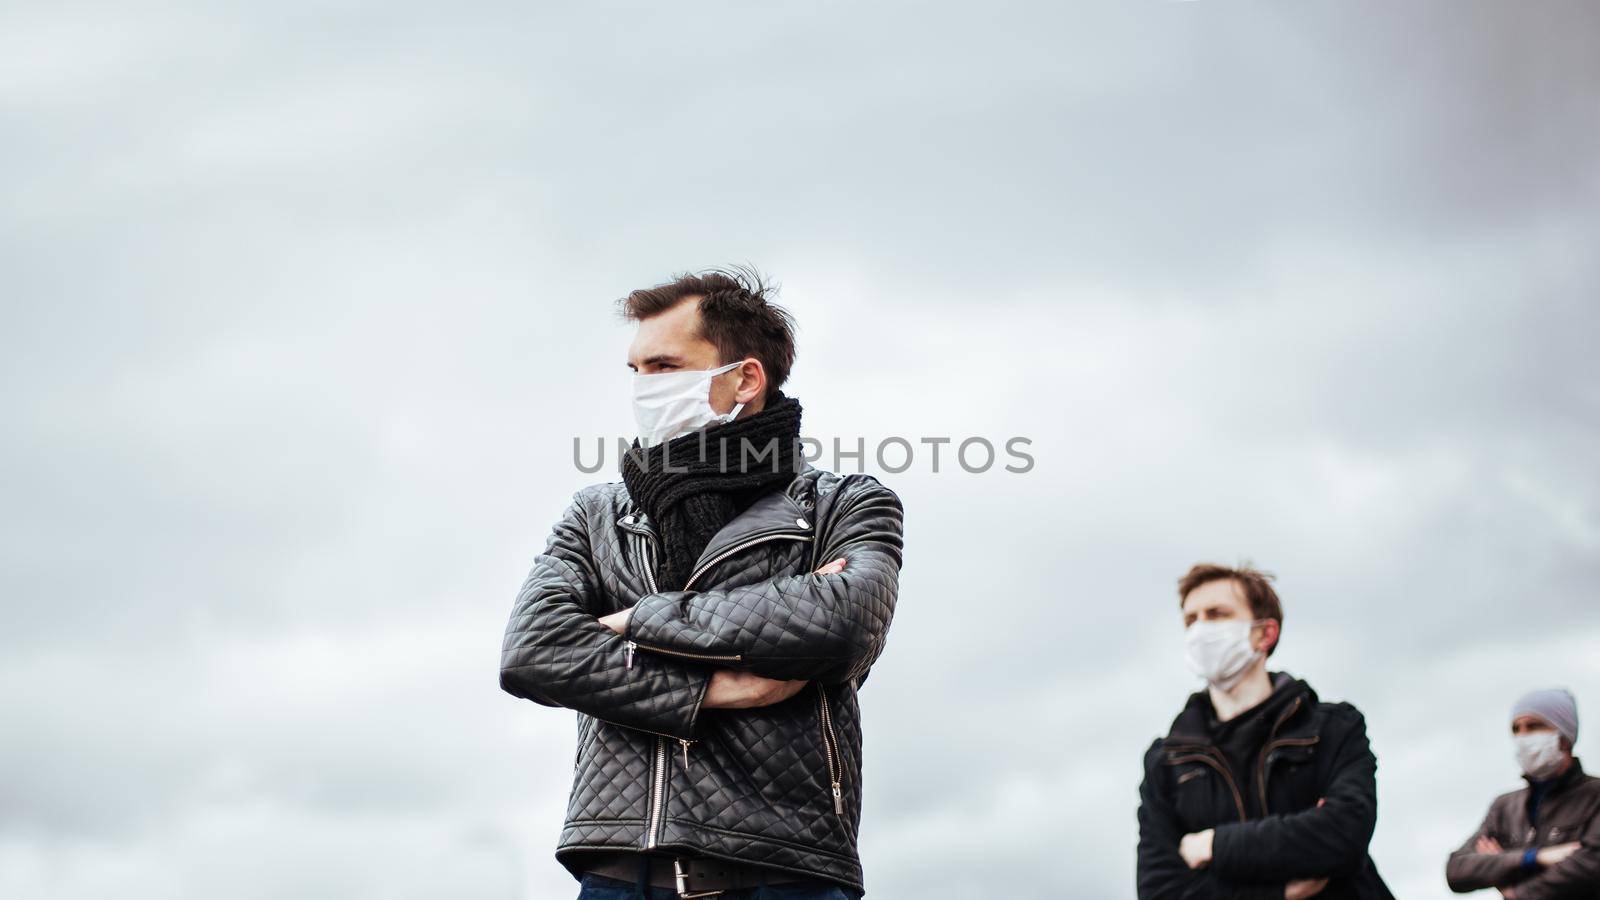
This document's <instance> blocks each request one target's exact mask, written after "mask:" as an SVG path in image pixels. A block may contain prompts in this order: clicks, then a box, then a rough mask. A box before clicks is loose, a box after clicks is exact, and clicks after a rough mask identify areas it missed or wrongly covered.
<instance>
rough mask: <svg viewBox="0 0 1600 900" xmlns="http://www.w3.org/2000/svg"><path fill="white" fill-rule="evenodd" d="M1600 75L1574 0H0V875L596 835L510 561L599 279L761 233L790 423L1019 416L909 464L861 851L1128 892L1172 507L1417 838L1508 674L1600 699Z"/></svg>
mask: <svg viewBox="0 0 1600 900" xmlns="http://www.w3.org/2000/svg"><path fill="white" fill-rule="evenodd" d="M1597 90H1600V6H1597V5H1596V4H1594V3H1592V2H1590V0H1572V2H1565V3H1562V2H1545V0H1516V2H1513V0H1498V2H1477V0H1450V2H1404V3H1397V2H1394V0H1372V2H1349V0H1339V2H1331V0H1293V2H1247V0H1199V2H1187V3H1167V2H1153V0H1152V2H1143V0H1140V2H1117V3H1110V2H1105V3H1098V2H1097V3H1045V2H1037V3H988V4H983V5H982V6H981V8H980V7H979V6H978V5H967V6H958V5H951V4H944V5H934V4H926V3H916V4H914V3H910V2H901V3H876V4H862V3H842V2H838V3H807V4H789V5H784V6H781V7H779V6H776V5H771V4H748V3H745V4H738V3H727V4H703V3H688V4H685V3H674V4H659V3H657V4H638V5H634V6H624V5H617V4H602V3H589V4H581V5H580V4H564V5H560V6H557V5H554V4H546V5H544V6H542V7H536V6H532V5H529V4H523V3H503V4H480V5H476V6H471V5H468V6H463V5H461V4H455V5H451V6H439V5H423V4H414V3H398V4H385V5H382V6H373V5H361V4H356V3H331V4H330V3H316V4H310V3H296V2H288V3H275V4H251V5H246V4H242V3H241V4H238V5H237V6H236V7H234V8H229V7H228V6H227V5H224V4H205V3H187V4H185V3H174V4H167V5H163V6H162V7H161V8H159V9H144V8H136V7H135V6H133V5H127V4H105V5H101V6H89V5H81V4H74V3H68V2H61V0H51V2H26V0H11V2H8V3H7V4H6V5H5V7H4V10H3V11H0V273H3V284H4V288H3V295H4V313H5V319H4V327H3V328H0V389H3V392H4V394H3V400H0V402H3V408H0V414H3V426H0V427H3V429H4V440H3V442H0V485H3V490H4V504H3V505H4V509H5V511H6V514H5V516H4V519H3V524H0V527H3V537H0V559H3V563H4V565H3V568H0V579H3V581H0V585H3V588H4V590H3V592H0V611H3V626H0V721H3V722H4V723H5V725H4V726H3V737H0V895H3V896H6V897H17V898H39V900H97V898H116V900H157V898H159V900H190V898H193V900H210V898H213V897H217V896H222V895H226V896H229V897H234V898H241V900H255V898H283V897H295V898H324V897H325V898H337V900H353V898H359V900H365V898H382V900H388V898H399V900H408V898H424V897H426V898H433V897H441V896H448V897H453V898H456V897H459V898H471V900H477V898H486V900H513V898H559V897H566V896H571V895H573V894H574V893H575V884H574V883H573V882H572V881H571V879H570V877H569V876H568V875H567V874H566V873H565V871H564V870H562V869H561V868H560V867H559V866H558V865H557V864H556V863H555V862H554V861H553V857H552V849H553V847H554V843H555V839H556V836H557V833H558V832H559V830H560V825H561V817H562V813H563V810H564V808H565V803H566V797H567V790H568V787H569V774H570V760H571V753H572V741H573V736H574V727H573V717H572V716H571V714H570V713H565V712H563V711H559V710H551V709H546V708H543V707H538V706H536V705H534V704H530V703H527V702H524V701H520V700H516V699H514V698H512V697H510V696H509V695H506V694H503V693H501V692H500V690H499V688H498V686H497V668H496V667H497V664H498V660H499V648H500V641H501V636H502V631H503V628H504V624H505V618H506V616H507V614H508V613H509V612H510V608H511V604H512V600H513V598H514V595H515V592H516V590H517V588H518V586H519V585H520V584H521V582H522V579H523V577H524V576H525V575H526V573H527V570H528V568H529V566H530V565H531V564H532V560H533V557H534V556H535V555H536V554H537V553H538V552H539V550H540V549H541V548H542V546H543V544H544V540H545V536H546V533H547V529H548V528H549V526H550V525H551V524H552V523H553V522H554V521H555V519H556V518H557V517H558V516H559V515H560V513H561V511H562V509H563V508H564V506H565V504H566V502H567V500H568V498H569V497H570V495H571V494H572V493H573V492H574V491H575V490H577V489H578V488H580V487H582V486H583V485H584V484H586V483H588V482H589V481H592V480H594V478H601V477H614V476H611V475H610V474H609V472H608V473H607V474H606V475H597V476H592V477H591V476H586V475H584V474H583V473H581V472H579V471H577V470H576V469H575V467H574V466H573V462H572V445H571V441H572V438H573V436H575V435H579V434H583V435H596V434H608V435H620V434H628V433H630V431H631V420H630V417H629V408H628V397H629V394H628V392H629V385H628V381H627V370H626V369H625V368H624V366H623V362H624V353H625V348H626V346H627V343H628V341H629V339H630V331H629V329H628V327H627V326H626V325H624V324H622V323H620V322H619V321H618V320H617V319H616V317H615V314H614V310H613V306H612V301H613V300H614V299H615V298H616V297H618V296H620V295H622V294H624V293H626V292H627V291H628V290H629V289H632V288H635V287H640V286H645V285H648V284H652V283H655V282H657V281H660V280H662V279H665V278H667V277H668V276H670V275H672V274H674V273H675V272H678V271H681V270H684V269H691V268H700V267H706V266H713V265H718V264H725V263H733V262H749V263H752V264H754V265H756V266H758V267H760V268H762V269H763V270H765V271H767V272H768V273H770V274H771V275H772V276H773V277H775V278H776V279H777V280H778V281H779V282H781V283H782V294H781V296H782V298H783V300H784V301H785V302H786V303H787V305H788V306H789V308H790V309H791V310H792V311H793V313H794V314H795V316H796V317H797V318H798V320H799V322H800V326H801V330H800V334H799V341H800V344H799V359H798V364H797V365H796V367H795V371H794V376H793V379H792V381H791V383H790V392H791V393H792V394H793V395H795V396H797V397H798V398H800V400H801V401H802V403H803V404H804V406H805V410H806V413H805V431H806V433H808V434H810V435H813V436H816V437H819V438H821V439H823V440H831V439H832V438H833V437H840V438H841V439H843V440H846V441H848V442H852V443H853V442H854V441H855V440H856V439H857V438H862V439H865V440H866V441H867V442H868V446H869V447H871V446H872V445H874V444H875V443H876V442H878V441H880V440H882V439H883V438H886V437H891V436H903V437H908V438H910V439H912V440H915V439H917V438H919V437H923V436H935V437H937V436H948V437H953V438H955V439H956V440H958V441H959V440H961V439H963V438H966V437H972V436H979V437H984V438H986V439H989V440H991V441H993V442H995V443H997V444H999V443H1003V442H1004V441H1005V440H1006V439H1008V438H1011V437H1016V436H1022V437H1026V438H1028V439H1030V440H1031V441H1032V444H1031V447H1030V448H1029V449H1030V452H1031V453H1032V455H1033V457H1034V459H1035V465H1034V467H1033V469H1032V471H1030V472H1027V473H1025V474H1011V473H1007V472H1004V471H1002V470H1000V469H998V468H996V469H994V470H991V471H989V472H986V473H982V474H969V473H966V472H963V471H961V470H960V469H959V467H955V466H951V465H950V463H949V459H948V457H946V458H945V459H944V460H943V463H944V464H943V465H942V466H941V471H940V472H938V473H937V474H935V473H933V472H932V471H931V465H930V462H931V461H930V460H929V459H927V458H926V457H924V456H919V457H918V458H917V459H916V461H915V464H914V465H913V466H912V468H911V469H910V470H908V471H906V472H904V473H901V474H897V475H889V474H881V477H882V479H883V480H884V481H885V483H887V484H888V485H890V486H891V487H893V488H894V489H896V490H897V491H898V492H899V493H900V494H901V496H902V498H903V499H904V502H905V507H906V540H907V552H906V558H905V569H904V572H903V574H902V581H901V594H900V606H899V612H898V614H897V617H896V620H895V623H894V627H893V629H892V631H891V634H890V641H889V646H888V650H887V652H886V653H885V654H884V656H883V657H882V659H881V661H880V662H879V664H878V666H877V668H876V669H875V670H874V673H873V677H872V679H871V680H870V682H869V683H868V685H867V687H866V688H865V690H864V691H863V694H862V705H863V709H864V715H865V718H866V773H865V813H864V815H865V821H864V826H863V831H862V845H861V850H862V855H863V858H864V862H865V865H866V871H867V885H868V890H869V895H870V896H873V897H881V898H891V900H892V898H902V897H937V898H973V897H995V896H1006V897H1029V898H1031V897H1039V898H1044V897H1061V896H1072V897H1082V898H1090V900H1095V898H1105V900H1121V898H1128V897H1131V896H1132V895H1133V887H1132V873H1133V847H1134V841H1135V837H1136V824H1135V820H1134V809H1135V805H1136V788H1137V784H1138V780H1139V777H1140V756H1141V753H1142V751H1143V750H1144V748H1145V747H1146V746H1147V745H1148V743H1149V741H1150V740H1151V739H1152V738H1153V737H1155V736H1156V735H1158V734H1161V733H1164V732H1165V730H1166V728H1167V726H1168V724H1169V723H1170V721H1171V718H1172V716H1173V715H1174V714H1175V713H1176V711H1177V709H1178V708H1179V707H1180V705H1181V704H1182V702H1183V699H1184V697H1185V695H1186V693H1187V692H1188V691H1190V690H1192V689H1193V688H1194V687H1195V681H1194V680H1193V679H1192V678H1191V677H1190V676H1189V675H1188V673H1187V672H1186V671H1185V669H1184V668H1183V664H1182V657H1181V650H1182V648H1181V640H1182V630H1181V624H1180V622H1179V619H1178V613H1177V608H1176V605H1177V598H1176V596H1175V594H1174V582H1175V579H1176V578H1177V576H1178V575H1179V574H1181V573H1182V572H1183V571H1184V570H1185V569H1186V568H1187V567H1188V566H1189V565H1190V564H1191V563H1193V562H1195V561H1197V560H1201V559H1209V560H1217V561H1222V562H1235V561H1239V560H1242V559H1248V560H1253V561H1254V562H1256V563H1258V564H1259V565H1261V566H1264V567H1266V568H1268V569H1271V570H1273V571H1275V572H1277V573H1279V575H1280V582H1279V586H1280V591H1281V594H1282V596H1283V598H1284V603H1285V606H1286V610H1287V621H1286V626H1285V637H1284V642H1283V645H1282V649H1281V650H1280V651H1279V653H1278V654H1277V655H1276V656H1275V657H1274V662H1275V664H1276V667H1278V668H1283V669H1286V670H1289V671H1291V672H1294V673H1296V674H1298V675H1302V676H1304V677H1306V678H1308V679H1309V680H1310V681H1311V683H1312V684H1313V685H1314V686H1315V687H1316V688H1317V689H1318V690H1319V691H1320V692H1321V694H1322V696H1323V697H1325V698H1327V699H1348V700H1350V701H1352V702H1354V703H1356V704H1357V705H1358V706H1360V707H1361V708H1362V710H1364V711H1365V713H1366V715H1367V718H1368V723H1369V727H1370V730H1371V735H1372V738H1373V742H1374V746H1375V749H1376V750H1377V753H1378V755H1379V761H1380V769H1379V778H1380V786H1379V794H1380V813H1381V815H1380V821H1379V825H1378V831H1377V837H1376V839H1375V841H1374V843H1373V852H1374V855H1375V857H1376V859H1377V862H1378V865H1379V867H1380V869H1381V871H1382V872H1383V873H1384V874H1385V875H1386V876H1387V877H1388V879H1389V881H1390V884H1391V886H1392V887H1393V888H1394V890H1395V892H1396V894H1397V895H1399V896H1401V897H1404V898H1408V900H1410V898H1442V897H1444V896H1446V895H1447V891H1446V889H1445V886H1444V882H1443V866H1444V858H1445V856H1446V854H1447V853H1448V852H1449V851H1450V850H1451V849H1453V848H1454V847H1455V846H1456V845H1457V844H1458V843H1459V842H1460V841H1462V840H1463V839H1464V838H1465V837H1466V836H1467V835H1468V834H1469V833H1470V832H1471V830H1472V829H1473V828H1474V827H1475V826H1476V824H1477V822H1478V820H1479V818H1480V817H1481V816H1482V814H1483V812H1484V810H1485V808H1486V807H1487V805H1488V803H1489V801H1490V799H1491V798H1492V797H1493V796H1494V795H1495V794H1496V793H1499V792H1501V791H1504V790H1509V789H1512V788H1514V787H1515V786H1516V785H1517V783H1518V782H1517V772H1516V768H1515V765H1514V764H1513V762H1512V761H1511V753H1510V744H1509V740H1508V738H1507V735H1506V725H1507V713H1508V707H1509V704H1510V703H1511V701H1512V700H1513V699H1514V698H1515V697H1516V696H1517V695H1518V694H1519V693H1521V692H1522V691H1523V690H1524V689H1527V688H1533V687H1543V686H1550V685H1567V686H1570V687H1571V688H1572V689H1573V690H1574V691H1575V692H1576V693H1577V694H1578V696H1579V701H1580V707H1581V709H1582V711H1583V713H1584V714H1585V715H1586V716H1589V717H1591V718H1592V719H1593V720H1594V721H1593V722H1592V724H1590V726H1589V728H1591V729H1594V731H1593V733H1592V734H1590V733H1585V734H1584V735H1583V736H1582V737H1581V738H1580V741H1579V751H1580V754H1581V753H1582V752H1584V751H1586V750H1588V748H1590V747H1600V743H1597V742H1600V653H1597V652H1596V647H1597V646H1600V644H1597V642H1600V604H1597V585H1600V467H1597V466H1596V464H1595V460H1596V459H1597V458H1600V363H1597V361H1596V353H1595V350H1594V347H1595V346H1596V343H1597V339H1600V255H1597V254H1596V252H1595V249H1596V248H1597V247H1600V101H1597ZM823 462H824V464H827V463H830V462H831V460H824V461H823ZM845 463H846V464H845V466H844V470H845V471H854V470H855V463H854V462H852V461H848V460H847V461H845ZM867 469H868V471H876V470H877V467H876V464H875V463H874V462H873V461H872V460H870V459H869V460H868V464H867ZM1593 755H1594V756H1595V757H1596V758H1597V759H1600V751H1595V752H1594V753H1593Z"/></svg>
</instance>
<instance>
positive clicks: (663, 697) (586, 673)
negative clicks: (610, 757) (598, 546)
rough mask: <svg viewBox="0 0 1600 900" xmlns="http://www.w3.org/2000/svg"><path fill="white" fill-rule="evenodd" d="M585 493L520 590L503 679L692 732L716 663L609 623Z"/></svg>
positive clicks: (640, 722) (609, 714) (642, 723)
mask: <svg viewBox="0 0 1600 900" xmlns="http://www.w3.org/2000/svg"><path fill="white" fill-rule="evenodd" d="M585 520H586V515H585V511H584V507H583V501H582V495H581V494H580V495H579V496H578V497H576V498H574V501H573V504H572V506H571V507H569V508H568V509H567V512H566V514H565V515H564V516H563V517H562V519H561V521H560V522H559V523H557V525H556V527H555V530H554V531H553V532H552V533H551V535H550V540H549V543H548V544H547V545H546V547H545V551H544V553H542V554H540V555H539V556H538V557H537V558H535V559H534V562H533V570H532V571H531V572H530V573H529V574H528V578H527V580H526V581H525V582H523V585H522V589H521V590H520V591H518V592H517V599H516V603H515V605H514V606H513V607H512V610H511V619H510V621H509V622H507V623H506V634H505V643H504V644H503V645H502V646H501V651H500V687H501V688H503V689H505V690H506V691H507V692H509V693H511V694H514V695H516V696H518V697H522V698H525V699H528V700H532V701H534V702H535V703H540V704H543V705H545V706H564V707H566V708H568V709H575V710H577V711H579V712H581V713H586V714H588V715H591V716H594V717H595V718H597V719H603V720H605V721H607V722H612V723H615V724H617V725H625V726H627V727H629V728H637V729H640V730H642V731H649V732H653V733H655V734H662V735H666V736H668V737H674V738H691V737H693V736H694V732H695V720H696V718H697V717H698V714H699V711H700V704H701V701H702V700H704V698H705V693H706V688H707V687H708V686H709V685H710V682H711V670H710V669H708V668H705V667H703V666H699V665H692V664H685V663H683V662H681V661H678V660H672V659H665V658H661V657H649V658H645V657H642V656H641V657H636V658H635V659H634V660H633V664H632V668H631V669H630V668H628V661H627V658H626V654H625V653H624V650H623V640H622V636H621V635H619V634H617V633H616V632H614V631H612V630H611V629H610V628H607V627H606V626H604V625H601V624H600V622H599V619H598V618H597V616H598V615H603V614H604V613H605V612H606V610H602V609H599V605H600V604H599V600H600V596H601V590H600V584H599V579H598V577H597V575H596V572H595V568H594V565H595V564H594V559H595V556H594V554H593V553H592V552H591V548H590V546H589V531H588V527H587V525H586V521H585Z"/></svg>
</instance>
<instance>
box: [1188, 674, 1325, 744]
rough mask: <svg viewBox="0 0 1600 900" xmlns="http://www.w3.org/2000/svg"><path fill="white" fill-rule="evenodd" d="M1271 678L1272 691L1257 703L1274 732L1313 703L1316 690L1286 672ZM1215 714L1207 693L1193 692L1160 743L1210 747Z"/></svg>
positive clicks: (1298, 716) (1201, 691)
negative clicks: (1270, 720)
mask: <svg viewBox="0 0 1600 900" xmlns="http://www.w3.org/2000/svg"><path fill="white" fill-rule="evenodd" d="M1271 678H1272V684H1273V690H1272V693H1271V694H1270V695H1268V697H1267V699H1265V700H1262V701H1261V706H1262V707H1264V708H1263V709H1262V711H1263V712H1265V713H1267V714H1268V715H1269V716H1270V717H1271V718H1272V720H1273V723H1272V729H1273V731H1277V730H1279V729H1281V728H1282V727H1283V726H1284V725H1285V724H1287V723H1288V722H1289V721H1290V720H1291V719H1298V718H1300V717H1302V716H1304V715H1305V713H1306V712H1308V711H1309V710H1310V709H1311V707H1313V706H1315V705H1316V703H1317V693H1316V691H1313V690H1312V689H1311V685H1309V684H1306V683H1305V682H1304V681H1302V680H1300V679H1298V678H1295V677H1294V676H1292V675H1290V674H1289V673H1287V672H1273V673H1271ZM1246 712H1249V710H1246ZM1215 717H1216V712H1215V710H1214V708H1213V707H1212V705H1211V695H1210V694H1209V693H1208V692H1206V691H1205V690H1203V689H1202V690H1199V691H1196V692H1195V693H1193V694H1191V695H1189V702H1188V703H1187V704H1185V705H1184V707H1183V711H1182V712H1180V713H1178V717H1177V718H1176V719H1173V720H1172V729H1171V730H1170V731H1169V732H1168V733H1167V737H1166V739H1165V740H1164V741H1163V742H1162V743H1163V744H1165V745H1166V746H1167V747H1178V746H1197V745H1198V746H1210V745H1211V743H1212V720H1213V719H1214V718H1215Z"/></svg>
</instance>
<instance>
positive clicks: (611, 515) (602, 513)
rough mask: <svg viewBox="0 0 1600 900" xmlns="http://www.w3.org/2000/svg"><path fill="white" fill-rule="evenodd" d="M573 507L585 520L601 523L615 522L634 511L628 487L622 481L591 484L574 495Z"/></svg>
mask: <svg viewBox="0 0 1600 900" xmlns="http://www.w3.org/2000/svg"><path fill="white" fill-rule="evenodd" d="M572 506H573V508H574V509H576V510H577V511H578V512H579V513H580V514H581V515H582V516H583V517H584V518H585V519H588V520H590V521H593V522H596V523H600V522H605V521H607V520H615V519H619V518H621V517H622V516H623V515H625V514H626V513H627V512H628V510H630V509H632V507H633V501H632V499H631V498H629V496H628V488H627V485H624V484H623V483H622V482H620V481H608V482H603V483H601V484H591V485H589V486H588V487H585V488H581V489H579V490H578V491H577V493H574V494H573V495H572Z"/></svg>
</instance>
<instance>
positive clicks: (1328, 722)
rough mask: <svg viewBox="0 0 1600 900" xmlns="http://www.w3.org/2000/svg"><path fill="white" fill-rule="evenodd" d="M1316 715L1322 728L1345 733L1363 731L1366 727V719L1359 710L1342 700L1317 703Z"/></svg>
mask: <svg viewBox="0 0 1600 900" xmlns="http://www.w3.org/2000/svg"><path fill="white" fill-rule="evenodd" d="M1316 715H1317V719H1318V720H1319V721H1320V723H1321V724H1322V726H1323V727H1326V728H1335V729H1339V730H1345V731H1349V730H1354V729H1358V728H1359V729H1361V730H1363V731H1364V730H1366V727H1367V717H1366V716H1365V715H1363V714H1362V713H1361V710H1359V709H1357V708H1356V705H1355V704H1353V703H1350V702H1348V701H1344V700H1340V701H1337V702H1329V701H1322V700H1319V701H1317V709H1316Z"/></svg>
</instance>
